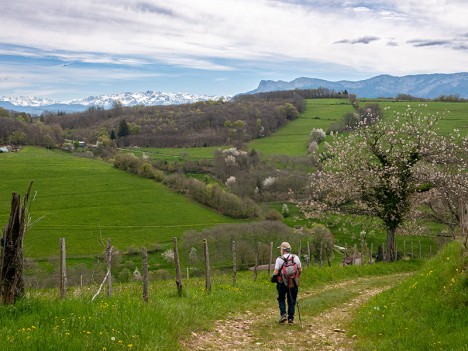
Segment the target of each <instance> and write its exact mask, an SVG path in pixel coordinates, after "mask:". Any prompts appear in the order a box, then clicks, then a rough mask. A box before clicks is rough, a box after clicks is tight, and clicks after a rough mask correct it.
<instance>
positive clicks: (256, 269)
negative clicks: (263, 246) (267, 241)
mask: <svg viewBox="0 0 468 351" xmlns="http://www.w3.org/2000/svg"><path fill="white" fill-rule="evenodd" d="M259 261H260V243H257V252H256V254H255V268H254V281H257V274H258V264H259Z"/></svg>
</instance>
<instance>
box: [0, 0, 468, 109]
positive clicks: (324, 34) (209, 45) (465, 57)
mask: <svg viewBox="0 0 468 351" xmlns="http://www.w3.org/2000/svg"><path fill="white" fill-rule="evenodd" d="M0 5H1V6H0V8H1V11H0V96H2V95H6V96H20V95H31V96H38V97H47V98H52V99H57V100H68V99H72V98H81V97H87V96H89V95H100V94H105V93H118V92H125V91H132V92H140V91H146V90H156V91H162V92H189V93H196V94H208V95H233V94H236V93H240V92H246V91H249V90H253V89H255V88H256V87H257V85H258V83H259V82H260V80H262V79H270V80H286V81H290V80H293V79H295V78H297V77H302V76H305V77H311V78H321V79H327V80H332V81H338V80H352V81H356V80H361V79H367V78H370V77H373V76H375V75H378V74H391V75H396V76H402V75H408V74H421V73H453V72H466V71H468V20H467V19H468V1H466V0H373V1H365V0H361V1H359V0H197V1H195V0H165V1H164V0H141V1H140V0H134V1H132V0H61V1H57V0H14V1H12V0H0Z"/></svg>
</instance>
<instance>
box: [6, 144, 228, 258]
mask: <svg viewBox="0 0 468 351" xmlns="http://www.w3.org/2000/svg"><path fill="white" fill-rule="evenodd" d="M0 177H1V179H3V181H2V182H0V223H4V224H6V223H7V221H8V215H9V212H10V204H11V193H12V192H13V191H15V192H19V193H20V194H24V193H25V192H26V190H27V187H28V185H29V182H30V181H31V180H33V181H34V185H33V189H32V194H31V201H30V213H31V217H32V219H33V220H35V219H37V218H40V217H43V216H44V217H43V218H42V219H41V220H40V221H39V222H38V223H36V224H35V225H34V226H33V227H32V228H31V229H30V230H29V231H28V232H27V234H26V239H25V255H26V257H29V256H31V257H48V256H49V255H58V253H59V251H58V248H59V238H60V237H65V238H66V239H67V252H68V254H69V255H89V254H93V253H98V252H101V251H102V247H100V245H99V236H100V233H102V236H103V238H104V240H105V239H106V238H108V237H109V238H111V240H112V243H113V245H114V246H116V247H117V248H118V249H120V250H126V249H127V248H128V247H129V246H134V247H137V248H139V247H141V246H143V245H148V244H150V243H155V242H168V241H170V240H171V239H172V237H174V236H176V237H178V236H180V235H181V234H182V233H183V232H185V231H186V230H189V229H201V228H204V227H207V226H212V225H215V224H219V223H232V222H233V220H232V219H230V218H227V217H224V216H221V215H219V214H218V213H216V212H214V211H212V210H211V209H208V208H207V207H204V206H201V205H199V204H197V203H196V202H194V201H191V200H189V199H188V198H186V197H184V196H181V195H178V194H175V193H173V192H172V191H170V190H168V189H167V188H166V187H165V186H163V185H161V184H158V183H156V182H154V181H151V180H149V179H144V178H141V177H138V176H136V175H133V174H130V173H126V172H123V171H119V170H117V169H115V168H113V167H112V166H111V165H110V164H107V163H104V162H102V161H97V160H91V159H84V158H78V157H75V156H73V155H69V154H66V153H63V152H60V151H50V150H45V149H40V148H30V147H27V148H24V149H23V150H22V151H21V152H19V153H3V154H0ZM33 198H35V200H34V201H32V199H33Z"/></svg>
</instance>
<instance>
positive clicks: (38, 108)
mask: <svg viewBox="0 0 468 351" xmlns="http://www.w3.org/2000/svg"><path fill="white" fill-rule="evenodd" d="M220 98H224V99H225V100H229V97H226V96H209V95H195V94H188V93H163V92H158V91H150V90H149V91H146V92H141V93H130V92H126V93H120V94H107V95H99V96H89V97H87V98H84V99H75V100H70V101H54V100H50V99H43V98H37V97H31V96H1V97H0V107H3V108H4V109H7V110H14V111H18V112H26V113H31V114H35V115H38V114H41V113H43V112H59V111H60V112H81V111H85V110H86V109H88V108H90V107H102V108H104V109H108V108H111V107H112V106H113V105H114V103H115V102H117V101H119V102H120V103H121V104H122V105H123V106H136V105H143V106H155V105H178V104H187V103H194V102H197V101H206V100H219V99H220Z"/></svg>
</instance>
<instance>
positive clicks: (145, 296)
mask: <svg viewBox="0 0 468 351" xmlns="http://www.w3.org/2000/svg"><path fill="white" fill-rule="evenodd" d="M141 266H142V269H141V270H142V273H143V301H145V302H148V251H147V250H146V247H142V248H141Z"/></svg>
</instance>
